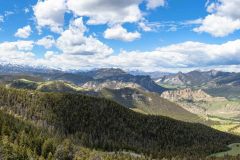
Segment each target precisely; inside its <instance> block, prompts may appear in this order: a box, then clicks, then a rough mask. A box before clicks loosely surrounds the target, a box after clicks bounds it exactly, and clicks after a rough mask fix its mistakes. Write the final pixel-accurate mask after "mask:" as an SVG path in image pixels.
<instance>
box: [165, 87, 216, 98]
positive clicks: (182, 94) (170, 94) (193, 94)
mask: <svg viewBox="0 0 240 160" xmlns="http://www.w3.org/2000/svg"><path fill="white" fill-rule="evenodd" d="M161 97H163V98H165V99H169V100H171V101H180V100H189V101H201V100H204V101H205V100H208V99H211V98H212V97H211V96H210V95H208V94H207V93H205V92H204V91H202V90H196V91H194V90H192V89H190V88H187V89H182V90H176V91H166V92H163V94H162V95H161Z"/></svg>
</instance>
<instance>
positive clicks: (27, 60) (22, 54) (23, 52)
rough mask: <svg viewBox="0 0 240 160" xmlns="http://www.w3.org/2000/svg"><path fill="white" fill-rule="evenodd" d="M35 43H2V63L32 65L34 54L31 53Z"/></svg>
mask: <svg viewBox="0 0 240 160" xmlns="http://www.w3.org/2000/svg"><path fill="white" fill-rule="evenodd" d="M33 43H34V42H33V41H16V42H3V43H0V62H1V63H13V64H25V65H26V64H31V63H32V62H34V54H33V53H32V52H31V50H32V48H33Z"/></svg>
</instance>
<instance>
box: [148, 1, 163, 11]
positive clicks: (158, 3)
mask: <svg viewBox="0 0 240 160" xmlns="http://www.w3.org/2000/svg"><path fill="white" fill-rule="evenodd" d="M164 5H165V0H148V1H147V9H155V8H157V7H160V6H164Z"/></svg>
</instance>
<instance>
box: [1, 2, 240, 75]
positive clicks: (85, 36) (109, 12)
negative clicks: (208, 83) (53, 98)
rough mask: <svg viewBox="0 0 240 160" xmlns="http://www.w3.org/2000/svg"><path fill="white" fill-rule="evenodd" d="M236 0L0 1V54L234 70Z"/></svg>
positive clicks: (239, 50) (238, 24)
mask: <svg viewBox="0 0 240 160" xmlns="http://www.w3.org/2000/svg"><path fill="white" fill-rule="evenodd" d="M239 7H240V0H232V1H229V0H194V2H193V1H192V0H122V1H118V0H111V1H110V0H92V1H83V0H58V2H57V3H56V0H28V1H19V0H11V1H3V0H1V7H0V29H1V30H0V52H1V53H0V62H1V63H14V64H21V65H35V66H47V67H51V68H58V69H64V70H67V69H80V70H84V69H91V68H101V67H119V68H123V69H127V70H145V71H172V72H174V71H179V70H182V71H187V70H193V69H206V70H207V69H221V70H230V71H238V68H239V64H240V47H239V46H240V40H239V35H240V34H239V29H240V11H238V8H239Z"/></svg>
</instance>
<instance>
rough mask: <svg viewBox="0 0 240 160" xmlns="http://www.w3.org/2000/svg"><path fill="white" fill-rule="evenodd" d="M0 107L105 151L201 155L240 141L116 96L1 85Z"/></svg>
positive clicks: (39, 125) (89, 146)
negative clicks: (144, 110)
mask: <svg viewBox="0 0 240 160" xmlns="http://www.w3.org/2000/svg"><path fill="white" fill-rule="evenodd" d="M0 106H1V110H2V111H3V112H4V113H8V114H11V115H13V116H15V117H20V118H21V119H24V121H29V123H31V124H34V127H36V128H37V130H40V129H39V128H45V129H46V130H47V131H48V132H50V134H53V133H58V135H59V136H60V137H59V139H62V137H71V139H73V140H74V142H75V143H76V144H77V145H80V146H85V147H88V148H92V149H98V150H103V151H123V150H125V151H132V152H136V153H140V154H141V153H143V154H145V155H147V156H149V157H154V158H162V157H166V158H171V157H191V158H193V157H194V158H195V159H196V158H197V159H199V158H200V157H202V158H204V157H206V156H207V155H209V154H211V153H215V152H219V151H222V150H226V149H227V148H226V145H227V144H230V143H234V142H239V141H240V138H239V137H237V136H233V135H230V134H227V133H223V132H219V131H216V130H214V129H211V128H208V127H206V126H204V125H201V124H191V123H185V122H180V121H176V120H173V119H170V118H167V117H160V116H147V115H143V114H139V113H135V112H133V111H131V110H129V109H127V108H124V107H122V106H121V105H119V104H117V103H115V102H113V101H110V100H106V99H103V98H95V97H90V96H85V95H79V94H67V93H41V92H36V91H27V90H17V89H9V88H5V87H0ZM0 116H1V117H2V116H3V115H2V114H1V115H0ZM3 119H5V118H3ZM33 122H34V123H33ZM10 123H11V122H10ZM1 124H2V123H1ZM1 132H2V130H1ZM39 132H42V131H41V130H40V131H39ZM34 133H35V132H34ZM37 133H38V132H37ZM32 137H34V138H36V135H33V136H32ZM1 140H2V141H3V140H4V136H1ZM14 143H15V142H14ZM29 148H33V147H30V146H29ZM34 150H36V149H34ZM33 152H35V151H33ZM34 154H35V153H34ZM48 154H49V153H48ZM52 154H53V155H54V154H55V153H52ZM37 155H38V156H39V154H37Z"/></svg>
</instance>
